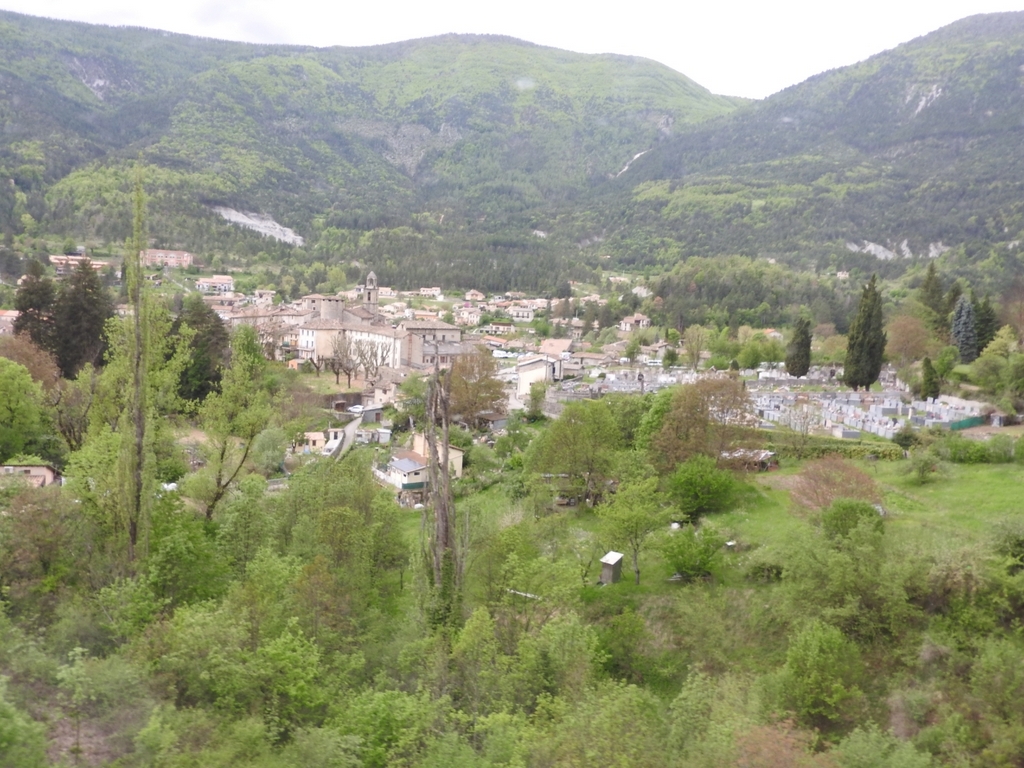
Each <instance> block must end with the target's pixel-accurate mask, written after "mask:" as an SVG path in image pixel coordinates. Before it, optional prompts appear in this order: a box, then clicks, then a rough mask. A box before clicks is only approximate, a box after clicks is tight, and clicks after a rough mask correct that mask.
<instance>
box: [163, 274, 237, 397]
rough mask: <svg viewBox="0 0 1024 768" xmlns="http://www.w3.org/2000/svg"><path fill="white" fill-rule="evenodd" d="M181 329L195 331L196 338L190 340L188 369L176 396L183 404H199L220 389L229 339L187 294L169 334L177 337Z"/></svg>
mask: <svg viewBox="0 0 1024 768" xmlns="http://www.w3.org/2000/svg"><path fill="white" fill-rule="evenodd" d="M182 325H187V326H188V327H189V328H191V329H192V330H193V331H195V336H193V337H192V343H191V347H192V354H191V355H190V356H189V362H188V365H187V367H186V368H185V370H184V371H182V374H181V382H180V384H179V387H178V394H179V396H180V397H181V399H182V400H191V401H195V402H202V401H203V400H205V399H206V396H207V395H209V394H210V393H211V392H215V391H217V389H218V387H219V386H220V379H221V368H223V367H224V366H225V365H226V364H227V362H228V352H229V350H230V344H231V339H230V337H229V336H228V329H227V328H226V327H225V325H224V321H223V320H221V319H220V316H218V315H217V313H216V312H214V311H213V310H212V309H211V308H210V307H209V306H208V305H207V304H206V302H205V301H203V297H202V296H200V295H199V294H197V293H193V294H189V296H188V298H186V299H185V302H184V304H183V306H182V309H181V314H179V315H178V319H177V320H175V322H174V325H173V326H172V327H171V333H173V334H175V335H177V334H178V332H179V330H180V329H181V327H182Z"/></svg>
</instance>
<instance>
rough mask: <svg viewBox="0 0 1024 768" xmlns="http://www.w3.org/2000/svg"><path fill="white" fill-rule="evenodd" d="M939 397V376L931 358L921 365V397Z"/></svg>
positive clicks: (927, 358)
mask: <svg viewBox="0 0 1024 768" xmlns="http://www.w3.org/2000/svg"><path fill="white" fill-rule="evenodd" d="M938 396H939V374H938V373H937V372H936V371H935V366H934V365H932V360H931V358H930V357H926V358H925V359H924V360H923V361H922V363H921V397H923V398H929V397H938Z"/></svg>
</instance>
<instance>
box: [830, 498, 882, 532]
mask: <svg viewBox="0 0 1024 768" xmlns="http://www.w3.org/2000/svg"><path fill="white" fill-rule="evenodd" d="M862 523H866V524H868V525H870V526H871V527H872V528H874V529H875V530H876V531H878V532H881V531H882V518H881V516H879V514H878V510H876V509H875V508H874V507H873V506H872V505H871V504H868V503H867V502H866V501H859V500H857V499H836V500H835V501H834V502H832V506H830V507H829V508H828V509H826V510H825V511H824V512H822V513H821V529H822V531H824V533H825V535H826V536H828V537H829V538H830V539H840V538H845V537H847V536H849V535H850V533H851V532H852V531H853V529H854V528H856V527H857V526H858V525H861V524H862Z"/></svg>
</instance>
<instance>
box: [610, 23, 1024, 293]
mask: <svg viewBox="0 0 1024 768" xmlns="http://www.w3.org/2000/svg"><path fill="white" fill-rule="evenodd" d="M1022 68H1024V14H1021V13H1002V14H990V15H981V16H973V17H970V18H967V19H964V20H962V21H959V22H957V23H955V24H951V25H949V26H948V27H945V28H943V29H940V30H938V31H936V32H934V33H932V34H929V35H926V36H924V37H921V38H918V39H916V40H913V41H911V42H909V43H906V44H904V45H901V46H899V47H897V48H895V49H893V50H891V51H886V52H884V53H880V54H878V55H876V56H873V57H871V58H870V59H867V60H866V61H864V62H861V63H860V64H857V65H854V66H850V67H845V68H842V69H838V70H833V71H829V72H825V73H823V74H820V75H817V76H815V77H812V78H810V79H809V80H807V81H805V82H803V83H801V84H799V85H795V86H793V87H791V88H788V89H786V90H784V91H782V92H780V93H778V94H776V95H774V96H772V97H770V98H768V99H765V100H764V101H761V102H757V103H755V104H751V105H750V106H748V107H746V108H744V109H741V110H738V111H736V112H734V113H733V114H731V115H729V116H728V117H724V118H721V119H718V120H715V121H711V122H707V123H704V124H702V125H700V126H696V127H694V128H692V129H690V130H688V131H686V132H681V133H677V134H676V135H675V136H673V137H672V138H671V139H670V140H669V141H667V142H665V143H663V144H661V145H660V146H658V147H656V148H655V149H654V150H653V151H652V152H650V153H649V154H647V155H645V156H644V157H643V158H641V159H639V160H638V161H637V162H636V163H635V164H634V166H633V167H632V168H631V170H630V172H629V174H628V182H627V176H624V177H623V178H622V179H620V180H619V183H618V186H621V187H627V186H628V192H627V190H625V189H623V190H621V191H620V192H618V194H614V193H612V192H611V190H609V191H608V194H607V196H606V197H605V198H603V199H604V200H605V203H606V205H605V207H604V210H605V211H607V216H606V217H605V219H606V221H614V222H615V223H614V225H613V226H614V227H615V229H614V233H613V236H612V237H611V241H610V242H607V243H605V244H604V246H603V247H604V248H605V249H606V250H608V249H611V250H614V252H616V253H617V254H618V255H619V256H620V257H621V258H622V259H623V260H624V261H626V262H629V263H635V264H654V263H661V264H668V265H670V264H674V263H675V262H677V261H678V260H679V259H680V258H681V257H685V256H688V255H716V254H721V253H740V254H746V255H750V256H758V255H760V256H775V257H778V258H780V259H790V260H795V261H797V262H798V263H802V265H805V266H806V265H810V264H813V265H815V266H818V267H823V266H825V265H828V264H831V266H832V268H833V269H835V268H836V267H837V266H838V268H839V269H843V268H844V266H845V268H849V266H850V265H857V264H864V265H870V266H875V265H876V264H877V263H878V262H880V261H886V260H889V261H891V262H892V263H890V264H888V265H881V266H882V267H883V269H886V270H888V271H896V270H901V269H903V268H904V267H905V265H906V261H905V259H907V258H913V257H929V256H932V257H934V256H935V255H937V254H939V253H942V252H944V250H945V249H947V248H948V249H951V250H952V251H953V252H952V253H950V254H948V255H947V256H946V261H947V262H949V267H950V268H951V269H953V270H955V269H957V268H958V265H959V266H964V265H966V264H968V263H977V262H978V261H979V260H982V259H985V258H987V257H989V256H990V255H991V254H994V256H993V258H996V259H998V260H999V269H1000V272H1001V273H1002V274H1003V275H1005V270H1012V271H1013V272H1019V271H1021V269H1022V266H1021V263H1020V261H1019V260H1018V259H1017V258H1016V252H1015V250H1014V248H1015V246H1012V245H1007V244H1010V243H1014V242H1015V241H1016V240H1018V239H1020V237H1021V232H1022V230H1024V203H1022V200H1024V196H1022V194H1021V192H1022V189H1024V187H1022V179H1024V174H1022V167H1024V143H1022V139H1024V88H1022V85H1024V74H1022V71H1024V69H1022ZM623 194H625V195H626V196H627V197H628V199H623V197H621V196H620V195H623ZM848 243H849V244H850V245H849V246H848V245H847V244H848ZM1000 245H1001V246H1004V247H1002V248H998V247H996V248H993V246H1000ZM850 246H855V247H857V248H859V249H860V250H861V252H862V254H863V255H861V256H859V257H858V256H856V255H855V254H854V252H853V251H852V250H851V249H850ZM883 249H884V250H883ZM886 251H888V253H887V252H886ZM836 257H838V258H836Z"/></svg>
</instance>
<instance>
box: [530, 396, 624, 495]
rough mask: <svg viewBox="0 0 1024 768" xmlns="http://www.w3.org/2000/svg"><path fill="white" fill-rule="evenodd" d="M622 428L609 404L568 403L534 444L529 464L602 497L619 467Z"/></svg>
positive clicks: (591, 401) (589, 401)
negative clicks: (618, 452)
mask: <svg viewBox="0 0 1024 768" xmlns="http://www.w3.org/2000/svg"><path fill="white" fill-rule="evenodd" d="M618 447H619V428H618V426H617V425H616V423H615V417H614V416H613V415H612V413H611V410H610V408H609V407H608V404H607V403H605V402H604V401H602V400H587V401H583V402H579V403H571V404H570V405H568V406H566V408H565V410H564V411H563V412H562V415H561V416H559V417H558V419H557V420H556V421H555V422H554V423H553V424H552V425H551V427H550V428H549V429H548V430H547V431H546V432H544V433H543V434H542V435H541V436H540V437H538V438H537V439H536V440H535V441H534V443H533V445H532V446H531V447H530V451H529V454H528V456H529V459H528V462H527V464H528V467H529V469H531V470H532V471H535V472H540V473H544V474H548V473H552V474H565V475H567V476H568V481H569V484H570V485H571V486H572V487H573V489H574V491H576V492H578V493H580V494H581V495H582V496H583V498H584V499H586V500H587V501H595V500H597V499H599V498H600V497H601V495H602V493H603V491H604V483H605V480H607V479H608V478H609V477H610V476H611V472H612V470H613V469H614V466H615V450H616V449H617V448H618Z"/></svg>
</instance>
